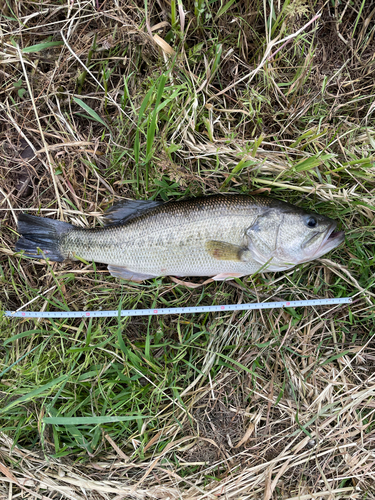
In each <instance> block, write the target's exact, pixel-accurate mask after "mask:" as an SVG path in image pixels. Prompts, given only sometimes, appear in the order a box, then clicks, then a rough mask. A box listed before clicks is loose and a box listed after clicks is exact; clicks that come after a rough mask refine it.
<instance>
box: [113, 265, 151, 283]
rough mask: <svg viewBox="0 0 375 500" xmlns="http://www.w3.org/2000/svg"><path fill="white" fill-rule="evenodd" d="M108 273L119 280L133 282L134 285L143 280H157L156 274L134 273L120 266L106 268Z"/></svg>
mask: <svg viewBox="0 0 375 500" xmlns="http://www.w3.org/2000/svg"><path fill="white" fill-rule="evenodd" d="M108 271H109V272H110V273H111V274H112V276H114V277H115V278H121V279H123V280H128V281H135V282H136V283H141V282H142V281H144V280H149V279H151V278H157V275H156V274H142V273H137V272H135V271H130V269H127V268H126V267H122V266H112V265H109V266H108Z"/></svg>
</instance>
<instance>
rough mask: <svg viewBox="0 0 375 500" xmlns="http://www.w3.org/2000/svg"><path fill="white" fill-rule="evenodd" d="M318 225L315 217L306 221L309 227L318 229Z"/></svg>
mask: <svg viewBox="0 0 375 500" xmlns="http://www.w3.org/2000/svg"><path fill="white" fill-rule="evenodd" d="M317 225H318V221H317V220H316V219H315V217H309V218H308V219H307V221H306V226H307V227H316V226H317Z"/></svg>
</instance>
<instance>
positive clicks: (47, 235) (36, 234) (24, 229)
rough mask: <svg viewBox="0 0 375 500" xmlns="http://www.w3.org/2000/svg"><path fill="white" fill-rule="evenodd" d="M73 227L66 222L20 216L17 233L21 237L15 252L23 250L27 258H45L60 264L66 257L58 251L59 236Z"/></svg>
mask: <svg viewBox="0 0 375 500" xmlns="http://www.w3.org/2000/svg"><path fill="white" fill-rule="evenodd" d="M73 227H74V226H72V225H71V224H68V223H67V222H62V221H58V220H53V219H44V218H42V217H35V216H34V215H27V214H20V215H19V217H18V232H19V233H20V235H21V237H20V239H19V240H18V241H17V243H16V252H20V251H21V250H24V252H25V253H24V255H26V256H28V257H35V258H36V259H44V258H46V257H47V258H49V259H50V260H53V261H57V262H62V261H63V260H65V258H66V256H64V255H63V253H62V252H61V249H60V240H61V236H62V235H63V234H65V233H68V232H70V231H71V230H72V229H73Z"/></svg>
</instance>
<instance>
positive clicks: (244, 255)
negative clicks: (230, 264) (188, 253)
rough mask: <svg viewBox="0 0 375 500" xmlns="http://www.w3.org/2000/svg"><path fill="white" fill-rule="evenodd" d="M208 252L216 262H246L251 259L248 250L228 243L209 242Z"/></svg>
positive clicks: (207, 244)
mask: <svg viewBox="0 0 375 500" xmlns="http://www.w3.org/2000/svg"><path fill="white" fill-rule="evenodd" d="M206 250H207V252H208V253H209V254H210V255H211V257H213V258H214V259H216V260H231V261H234V262H246V261H247V260H249V259H250V258H251V254H250V252H249V251H248V250H247V248H243V247H240V246H239V245H232V243H227V242H226V241H215V240H211V241H207V243H206Z"/></svg>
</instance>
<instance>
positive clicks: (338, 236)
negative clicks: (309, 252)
mask: <svg viewBox="0 0 375 500" xmlns="http://www.w3.org/2000/svg"><path fill="white" fill-rule="evenodd" d="M336 226H337V223H336V222H333V223H332V224H331V225H330V227H329V228H328V229H327V233H326V235H325V237H324V239H323V241H322V243H321V245H320V246H319V248H318V250H317V251H316V252H315V256H314V257H315V258H317V257H321V256H322V255H324V254H325V253H327V252H329V251H330V250H333V249H334V248H336V247H338V246H339V245H340V244H341V243H342V242H343V241H344V239H345V233H344V231H335V229H336Z"/></svg>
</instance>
